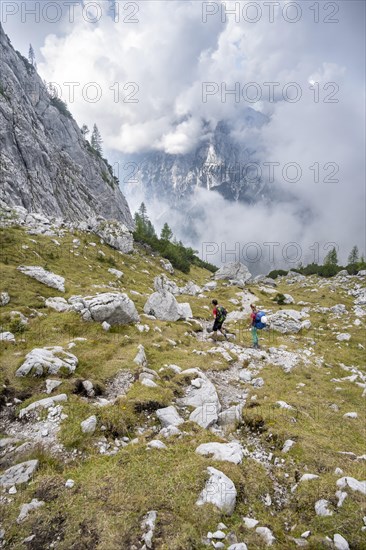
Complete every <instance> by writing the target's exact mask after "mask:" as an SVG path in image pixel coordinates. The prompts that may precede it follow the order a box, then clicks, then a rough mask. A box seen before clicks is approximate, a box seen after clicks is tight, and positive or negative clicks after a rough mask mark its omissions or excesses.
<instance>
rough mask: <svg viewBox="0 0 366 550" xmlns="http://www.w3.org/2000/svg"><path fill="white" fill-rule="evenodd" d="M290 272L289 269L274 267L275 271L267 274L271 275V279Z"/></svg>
mask: <svg viewBox="0 0 366 550" xmlns="http://www.w3.org/2000/svg"><path fill="white" fill-rule="evenodd" d="M287 274H288V271H285V270H284V269H274V270H273V271H270V272H269V273H268V275H267V277H270V278H271V279H277V277H283V276H285V275H287Z"/></svg>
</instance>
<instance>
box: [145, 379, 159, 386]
mask: <svg viewBox="0 0 366 550" xmlns="http://www.w3.org/2000/svg"><path fill="white" fill-rule="evenodd" d="M141 384H142V385H143V386H146V387H147V388H157V387H158V384H157V383H156V382H154V380H150V379H149V378H144V379H143V380H142V381H141Z"/></svg>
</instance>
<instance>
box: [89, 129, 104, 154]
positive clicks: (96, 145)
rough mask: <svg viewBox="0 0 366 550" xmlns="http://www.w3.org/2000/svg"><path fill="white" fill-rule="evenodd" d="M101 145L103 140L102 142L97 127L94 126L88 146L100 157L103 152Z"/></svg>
mask: <svg viewBox="0 0 366 550" xmlns="http://www.w3.org/2000/svg"><path fill="white" fill-rule="evenodd" d="M102 143H103V140H102V136H101V135H100V132H99V129H98V126H97V125H96V124H94V126H93V132H92V136H91V140H90V144H91V146H92V147H93V149H95V150H96V151H97V152H98V153H99V154H100V155H101V154H102V152H103V150H102Z"/></svg>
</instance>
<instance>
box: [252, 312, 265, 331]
mask: <svg viewBox="0 0 366 550" xmlns="http://www.w3.org/2000/svg"><path fill="white" fill-rule="evenodd" d="M265 315H266V314H265V312H264V311H258V313H257V315H256V316H255V323H254V326H255V328H259V329H262V328H265V327H266V326H267V325H266V323H262V317H265Z"/></svg>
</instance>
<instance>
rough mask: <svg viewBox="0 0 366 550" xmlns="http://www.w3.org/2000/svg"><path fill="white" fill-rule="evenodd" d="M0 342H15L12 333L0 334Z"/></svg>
mask: <svg viewBox="0 0 366 550" xmlns="http://www.w3.org/2000/svg"><path fill="white" fill-rule="evenodd" d="M0 342H15V336H14V334H13V333H12V332H0Z"/></svg>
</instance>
